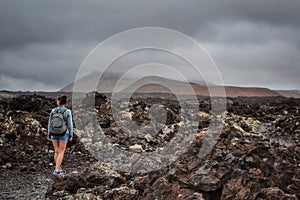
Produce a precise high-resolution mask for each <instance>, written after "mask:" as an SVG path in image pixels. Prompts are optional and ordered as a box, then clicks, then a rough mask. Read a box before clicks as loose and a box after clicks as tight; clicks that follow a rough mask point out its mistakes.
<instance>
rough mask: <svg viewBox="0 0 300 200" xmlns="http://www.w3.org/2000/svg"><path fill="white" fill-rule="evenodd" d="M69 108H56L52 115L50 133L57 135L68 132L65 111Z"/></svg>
mask: <svg viewBox="0 0 300 200" xmlns="http://www.w3.org/2000/svg"><path fill="white" fill-rule="evenodd" d="M66 110H67V109H66V108H64V109H63V110H61V111H60V110H58V108H56V109H55V112H54V114H53V116H52V120H51V122H50V133H51V135H55V136H63V135H65V134H66V132H67V125H66V122H65V120H64V113H65V111H66Z"/></svg>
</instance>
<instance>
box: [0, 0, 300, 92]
mask: <svg viewBox="0 0 300 200" xmlns="http://www.w3.org/2000/svg"><path fill="white" fill-rule="evenodd" d="M299 10H300V1H298V0H289V1H280V0H265V1H261V0H249V1H240V0H227V1H226V0H225V1H199V0H194V1H192V0H190V1H182V0H181V1H179V0H166V1H141V0H136V1H132V0H131V1H127V0H122V1H98V0H94V1H91V0H85V1H79V0H72V1H71V0H69V1H60V0H52V1H39V0H35V1H33V0H28V1H17V0H7V1H2V2H1V7H0V27H1V28H0V70H1V76H0V89H14V90H16V89H22V90H32V89H33V88H34V90H36V89H40V90H43V89H47V90H51V89H53V90H55V89H59V88H61V87H63V86H64V85H66V84H67V83H69V82H71V81H72V80H73V79H74V76H75V74H76V71H77V69H78V67H79V65H80V63H81V61H82V60H83V58H84V57H85V56H86V55H87V53H88V52H89V51H90V50H91V49H92V48H93V47H94V46H95V45H97V44H98V43H99V42H101V41H102V40H104V39H106V38H107V37H109V36H111V35H112V34H115V33H118V32H120V31H124V30H127V29H130V28H136V27H141V26H160V27H165V28H171V29H175V30H178V31H181V32H183V33H185V34H187V35H189V36H191V37H193V38H195V39H196V40H197V41H199V42H200V43H204V45H205V47H206V48H207V50H208V51H209V52H210V53H211V55H212V57H213V58H214V60H215V61H216V63H217V64H218V65H219V66H220V70H221V72H222V74H223V78H224V80H225V83H228V84H235V85H253V84H257V85H259V86H267V87H273V88H274V87H275V88H290V87H291V88H297V89H299V88H300V87H299V81H298V77H299V75H300V70H299V63H300V62H299V59H298V57H299V54H300V39H299V38H300V36H299V35H300V20H299V19H300V12H299ZM245 72H247V73H245ZM262 74H265V75H262Z"/></svg>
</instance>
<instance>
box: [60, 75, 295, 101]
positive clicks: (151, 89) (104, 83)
mask: <svg viewBox="0 0 300 200" xmlns="http://www.w3.org/2000/svg"><path fill="white" fill-rule="evenodd" d="M99 76H100V72H93V73H91V74H89V75H87V76H84V77H82V78H80V79H78V80H77V83H78V85H79V86H80V88H79V91H80V92H90V91H89V86H90V84H91V83H92V82H94V81H95V78H99ZM120 77H121V75H120V74H114V73H104V74H103V75H102V77H101V79H100V81H99V83H98V86H97V91H98V92H102V93H111V92H113V91H114V92H124V93H126V92H130V91H132V90H133V88H134V92H135V93H174V92H176V94H183V95H185V94H186V95H189V94H193V93H195V94H197V95H202V96H209V90H208V87H207V86H206V85H204V84H203V85H202V84H198V83H187V82H182V81H178V80H172V79H168V78H163V77H158V76H146V77H144V78H141V79H140V80H137V81H133V79H132V78H128V77H127V78H125V79H120ZM166 85H171V86H172V88H176V91H174V92H172V91H171V90H170V89H169V88H168V87H166ZM73 86H74V82H73V83H70V84H69V85H67V86H66V87H64V88H62V89H61V90H60V92H72V91H73ZM210 87H216V88H218V87H221V86H218V85H213V84H211V85H210ZM95 88H96V87H95ZM225 91H226V96H228V97H238V96H244V97H271V96H285V97H295V98H300V91H299V90H271V89H268V88H260V87H238V86H225Z"/></svg>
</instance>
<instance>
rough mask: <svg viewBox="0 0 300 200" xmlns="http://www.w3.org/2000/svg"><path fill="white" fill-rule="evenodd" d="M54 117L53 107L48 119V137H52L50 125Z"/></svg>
mask: <svg viewBox="0 0 300 200" xmlns="http://www.w3.org/2000/svg"><path fill="white" fill-rule="evenodd" d="M52 117H53V109H52V110H51V112H50V116H49V121H48V137H50V125H51V121H52Z"/></svg>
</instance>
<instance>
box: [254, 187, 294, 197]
mask: <svg viewBox="0 0 300 200" xmlns="http://www.w3.org/2000/svg"><path fill="white" fill-rule="evenodd" d="M253 199H257V200H259V199H261V200H281V199H290V200H298V198H297V196H296V195H289V194H285V193H284V192H283V191H282V190H281V189H279V188H278V187H269V188H263V189H262V190H260V191H259V192H258V193H257V194H256V195H255V196H254V198H253Z"/></svg>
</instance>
